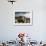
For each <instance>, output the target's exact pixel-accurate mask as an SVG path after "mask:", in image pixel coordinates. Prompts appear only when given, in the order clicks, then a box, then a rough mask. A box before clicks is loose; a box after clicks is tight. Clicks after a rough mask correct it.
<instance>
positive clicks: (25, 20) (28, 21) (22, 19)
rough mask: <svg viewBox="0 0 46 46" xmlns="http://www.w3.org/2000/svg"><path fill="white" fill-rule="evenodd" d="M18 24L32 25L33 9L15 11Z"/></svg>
mask: <svg viewBox="0 0 46 46" xmlns="http://www.w3.org/2000/svg"><path fill="white" fill-rule="evenodd" d="M15 24H16V25H32V11H31V12H28V11H16V12H15Z"/></svg>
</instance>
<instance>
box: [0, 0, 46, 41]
mask: <svg viewBox="0 0 46 46" xmlns="http://www.w3.org/2000/svg"><path fill="white" fill-rule="evenodd" d="M18 10H19V11H21V10H22V11H24V10H25V11H32V10H33V20H32V21H33V24H32V26H16V25H15V24H14V21H15V19H14V17H15V12H16V11H18ZM19 32H25V33H28V34H30V35H31V38H32V39H33V40H37V41H41V40H43V41H45V40H46V0H17V1H16V2H15V3H14V4H13V5H12V4H11V3H10V2H8V1H7V0H0V40H1V41H2V40H5V41H6V40H15V38H16V37H17V35H18V34H19Z"/></svg>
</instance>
